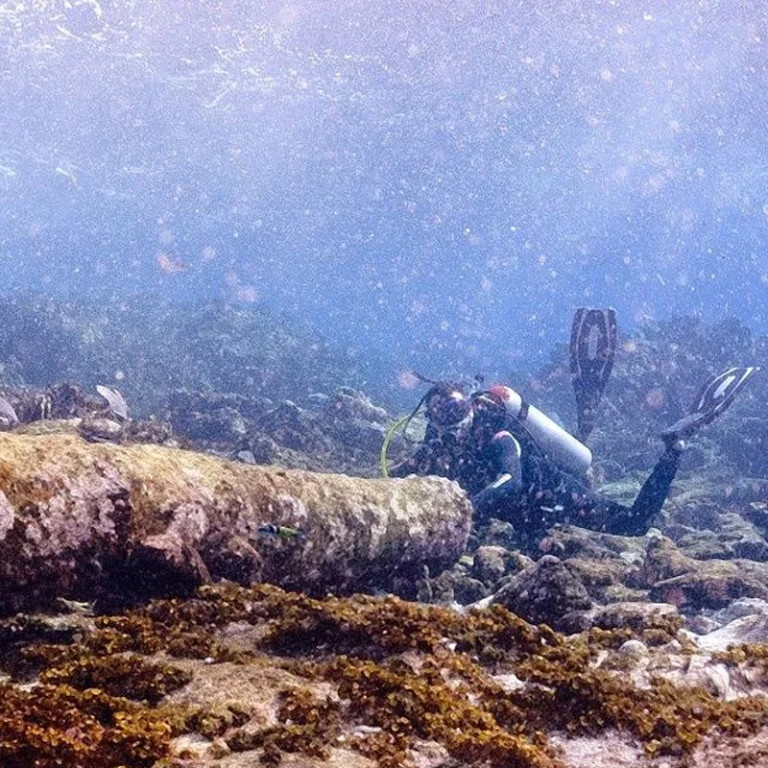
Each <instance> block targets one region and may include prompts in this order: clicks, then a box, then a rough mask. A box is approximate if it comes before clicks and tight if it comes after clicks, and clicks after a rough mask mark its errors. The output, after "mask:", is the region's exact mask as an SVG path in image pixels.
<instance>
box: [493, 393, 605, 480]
mask: <svg viewBox="0 0 768 768" xmlns="http://www.w3.org/2000/svg"><path fill="white" fill-rule="evenodd" d="M488 392H489V393H490V394H492V395H495V396H496V397H497V398H499V400H501V402H502V403H503V404H504V407H505V408H506V410H507V413H508V414H509V415H510V416H512V417H513V418H514V419H515V420H516V421H518V422H519V423H520V424H522V426H523V427H524V428H525V429H526V430H527V432H528V434H530V436H531V437H532V438H533V439H534V440H535V442H536V445H538V446H539V448H541V450H542V451H543V452H544V453H545V454H546V456H547V458H549V459H550V460H551V461H553V462H554V463H555V464H557V465H558V466H559V467H560V468H562V469H564V470H566V471H567V472H570V473H571V474H573V475H584V474H585V473H586V471H587V470H588V469H589V467H590V465H591V464H592V451H590V450H589V448H587V446H586V445H584V443H581V442H579V441H578V440H577V439H576V438H575V437H574V436H573V435H571V434H570V433H569V432H566V431H565V430H564V429H563V428H562V427H561V426H559V425H558V424H556V423H555V422H554V421H552V419H550V418H549V416H547V415H546V414H545V413H542V412H541V411H540V410H539V409H538V408H535V407H534V406H532V405H529V404H528V403H526V402H525V401H524V400H523V398H522V397H521V396H520V395H519V394H518V393H517V392H515V390H514V389H512V388H511V387H505V386H503V385H501V384H496V385H494V386H492V387H490V388H489V389H488Z"/></svg>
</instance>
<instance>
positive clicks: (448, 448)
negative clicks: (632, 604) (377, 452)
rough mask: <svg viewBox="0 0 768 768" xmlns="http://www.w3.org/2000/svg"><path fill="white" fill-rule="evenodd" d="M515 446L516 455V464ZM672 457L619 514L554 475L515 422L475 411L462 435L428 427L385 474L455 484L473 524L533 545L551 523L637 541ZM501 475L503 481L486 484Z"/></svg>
mask: <svg viewBox="0 0 768 768" xmlns="http://www.w3.org/2000/svg"><path fill="white" fill-rule="evenodd" d="M513 438H514V440H513ZM515 441H517V444H519V446H520V449H521V450H520V458H519V460H518V458H517V445H516V444H515ZM680 456H681V452H680V451H679V450H677V449H676V448H674V447H670V448H668V449H667V450H666V451H664V453H663V454H662V455H661V457H660V458H659V460H658V462H657V463H656V466H655V467H654V468H653V471H652V472H651V474H650V475H649V476H648V478H647V479H646V481H645V483H644V484H643V486H642V488H641V489H640V493H639V494H638V496H637V498H636V499H635V502H634V504H633V505H632V506H631V507H627V506H625V505H623V504H619V503H618V502H616V501H613V500H611V499H609V498H607V497H605V496H601V495H600V494H598V493H595V491H594V490H593V489H592V488H590V486H589V484H588V483H587V481H586V478H579V477H576V476H574V475H572V474H570V473H568V472H566V471H565V470H563V469H561V468H560V467H558V466H557V465H556V464H555V463H554V462H552V461H551V460H550V459H548V458H547V457H546V456H545V455H544V453H543V452H542V451H541V449H540V448H539V447H538V445H537V444H536V442H535V441H534V440H533V438H532V437H531V436H530V435H529V434H528V433H527V431H526V430H525V429H524V428H523V427H522V425H521V424H520V423H519V422H518V421H517V420H516V419H514V418H512V417H510V416H508V415H506V414H504V415H503V416H499V412H498V411H495V412H490V411H488V410H487V409H486V408H483V407H480V408H479V409H477V410H476V411H475V413H474V416H473V419H472V423H471V425H469V426H468V427H467V428H465V429H457V430H447V431H443V432H442V433H441V432H439V431H438V430H436V429H434V428H433V427H432V426H431V425H430V426H428V428H427V433H426V435H425V439H424V442H423V443H422V444H421V445H420V446H419V448H418V449H417V450H416V452H415V453H414V455H413V456H411V457H410V458H409V459H408V460H406V461H405V462H403V463H402V464H400V465H398V466H397V467H395V469H394V470H393V471H392V472H391V473H390V474H391V475H392V476H394V477H403V476H405V475H408V474H436V475H441V476H443V477H448V478H450V479H451V480H456V481H457V482H458V483H459V485H461V487H462V488H464V489H465V490H466V491H467V492H468V493H469V494H470V495H471V496H472V501H473V504H474V506H475V510H476V514H477V518H478V519H479V520H485V519H487V518H489V517H497V518H500V519H503V520H508V521H509V522H511V523H512V524H513V525H514V527H515V528H516V529H517V530H518V531H519V532H520V533H521V534H523V535H524V536H526V537H527V538H533V539H535V538H539V537H541V536H542V535H543V534H544V533H545V532H546V530H547V529H548V528H550V527H552V525H554V524H556V523H572V524H573V525H578V526H581V527H583V528H589V529H592V530H596V531H604V532H606V533H614V534H621V535H625V536H641V535H643V534H644V533H645V532H646V531H647V530H648V528H649V527H650V525H651V522H652V520H653V518H654V517H655V516H656V515H657V514H658V513H659V512H660V511H661V508H662V505H663V504H664V501H665V500H666V498H667V495H668V493H669V489H670V486H671V484H672V481H673V479H674V477H675V474H676V472H677V468H678V465H679V462H680ZM506 475H509V480H507V481H505V482H502V483H501V484H497V483H495V482H494V481H496V480H497V478H499V477H500V476H506Z"/></svg>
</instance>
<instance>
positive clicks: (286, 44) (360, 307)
mask: <svg viewBox="0 0 768 768" xmlns="http://www.w3.org/2000/svg"><path fill="white" fill-rule="evenodd" d="M767 38H768V6H766V5H765V3H763V2H762V0H744V1H743V2H742V1H740V0H729V1H727V2H726V1H724V0H678V1H677V2H674V3H673V2H668V1H662V0H648V2H641V1H640V0H605V1H604V0H593V1H592V2H577V1H576V0H559V1H558V0H550V1H543V2H530V1H529V0H525V1H524V2H509V1H507V0H504V1H503V2H501V1H500V2H494V1H492V0H485V1H484V2H477V1H471V0H452V1H449V2H436V1H434V2H433V1H432V0H416V1H414V0H397V1H396V0H389V1H387V2H372V1H367V2H366V1H365V0H332V1H331V0H328V1H327V2H326V1H325V0H304V1H303V2H286V1H283V2H275V1H269V0H267V2H256V1H255V0H253V1H252V2H246V1H245V0H226V2H216V1H213V2H212V1H210V0H204V1H202V2H196V1H194V0H174V1H173V2H154V1H152V0H147V1H146V2H141V1H140V0H135V1H131V2H121V1H118V0H103V2H97V1H96V0H69V1H63V0H54V1H51V2H45V1H43V0H6V1H3V2H0V286H2V288H1V291H0V292H2V293H6V294H8V293H11V292H14V291H26V290H29V289H34V290H38V291H42V292H44V293H50V294H56V295H59V296H61V295H64V296H67V297H82V298H85V299H92V300H95V301H119V300H120V298H121V297H124V296H128V295H136V294H140V295H145V296H147V297H148V298H147V300H148V301H150V300H151V298H149V297H152V296H159V297H162V298H163V299H164V300H168V299H172V300H178V301H183V302H197V301H199V300H204V299H210V298H224V299H227V300H231V301H234V302H242V303H244V304H246V305H250V304H254V305H257V306H260V307H266V308H269V309H274V310H277V311H279V312H284V313H286V314H287V315H288V316H291V317H295V318H296V319H297V320H299V321H300V322H303V323H308V324H311V325H312V326H313V327H314V328H315V329H316V330H317V331H319V332H320V333H321V334H322V335H323V336H324V337H325V338H326V339H327V340H328V341H329V342H330V343H332V344H338V345H339V347H340V348H344V349H352V350H354V351H356V352H357V353H358V354H360V355H361V356H363V357H367V358H369V359H379V360H382V361H387V364H388V365H389V364H390V363H391V374H392V376H393V378H394V376H395V374H396V371H397V369H398V368H400V369H407V368H411V367H414V368H417V369H419V370H422V371H423V372H424V373H426V374H428V375H432V376H440V375H445V374H446V373H448V372H451V371H463V372H475V371H486V372H504V371H508V370H510V369H520V368H526V367H528V365H529V364H530V363H531V362H540V361H541V359H542V356H546V355H548V354H549V350H550V349H551V347H552V345H553V344H555V343H556V342H559V341H564V340H565V338H566V334H567V328H568V326H569V323H570V319H571V316H572V312H573V309H574V308H575V307H577V306H579V305H585V304H586V305H596V306H602V305H612V306H614V307H616V308H617V310H618V313H619V318H620V324H621V325H622V327H623V328H624V329H625V330H626V329H631V328H633V327H636V326H637V325H638V324H640V323H642V322H643V321H644V320H647V319H664V318H667V317H670V316H672V315H677V314H702V315H704V316H705V317H706V318H707V319H710V320H713V321H715V320H718V319H720V318H722V317H725V316H729V315H735V316H736V317H738V318H739V319H741V320H742V321H743V322H744V323H746V324H747V325H748V326H749V327H750V328H752V329H753V330H755V331H757V332H760V333H765V332H766V331H768V313H767V312H766V301H768V248H767V247H766V246H767V244H768V134H767V133H766V125H767V124H768V70H767V69H766V66H767V64H768V49H767Z"/></svg>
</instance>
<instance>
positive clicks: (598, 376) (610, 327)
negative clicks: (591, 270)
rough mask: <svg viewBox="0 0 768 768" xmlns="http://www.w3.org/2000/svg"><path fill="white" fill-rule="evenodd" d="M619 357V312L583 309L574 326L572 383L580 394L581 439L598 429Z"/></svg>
mask: <svg viewBox="0 0 768 768" xmlns="http://www.w3.org/2000/svg"><path fill="white" fill-rule="evenodd" d="M615 354H616V310H615V309H612V308H610V307H608V308H607V309H589V308H587V307H579V308H578V309H577V310H576V314H575V315H574V316H573V325H572V326H571V381H572V382H573V391H574V393H575V394H576V419H577V426H578V430H577V437H578V438H579V440H581V441H582V442H583V441H585V440H586V439H587V437H589V434H590V432H592V428H593V427H594V426H595V413H596V411H597V406H598V405H599V404H600V399H601V398H602V396H603V391H604V390H605V385H606V384H607V383H608V379H609V378H610V375H611V369H612V368H613V358H614V356H615Z"/></svg>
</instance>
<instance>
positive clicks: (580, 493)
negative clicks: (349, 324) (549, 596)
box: [383, 308, 759, 542]
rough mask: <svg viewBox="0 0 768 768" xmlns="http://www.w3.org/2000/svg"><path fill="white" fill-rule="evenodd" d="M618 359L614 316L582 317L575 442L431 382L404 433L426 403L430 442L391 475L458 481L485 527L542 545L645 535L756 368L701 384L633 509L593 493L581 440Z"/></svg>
mask: <svg viewBox="0 0 768 768" xmlns="http://www.w3.org/2000/svg"><path fill="white" fill-rule="evenodd" d="M615 351H616V313H615V311H614V310H613V309H586V308H580V309H578V310H577V312H576V315H575V317H574V321H573V327H572V331H571V345H570V367H571V376H572V381H573V387H574V392H575V395H576V403H577V414H578V415H577V419H578V425H577V426H578V429H577V434H578V439H577V438H576V437H574V436H573V435H571V434H569V433H568V432H566V431H565V430H564V429H563V428H562V427H560V426H559V425H558V424H556V423H555V422H554V421H552V420H551V419H550V418H549V417H548V416H546V415H545V414H544V413H542V412H541V411H540V410H538V409H537V408H535V407H534V406H532V405H530V404H529V403H527V402H526V401H525V400H523V398H522V397H521V396H520V395H519V394H518V393H517V392H515V391H514V390H513V389H511V388H510V387H506V386H502V385H495V386H492V387H489V388H488V389H485V390H482V391H476V392H470V391H468V389H467V388H466V386H462V385H461V384H456V383H452V382H434V381H430V380H427V379H424V380H425V381H427V382H428V383H430V384H432V387H431V388H430V389H429V391H428V392H427V393H426V395H424V397H423V398H422V400H421V401H420V403H419V405H418V406H417V407H416V409H415V410H414V411H413V413H412V414H411V415H410V416H409V417H407V419H405V420H404V421H405V422H406V428H407V422H408V421H410V419H411V418H412V417H413V416H414V415H415V413H417V412H418V410H419V408H420V407H421V406H422V405H424V407H425V410H426V418H427V429H426V433H425V436H424V439H423V442H422V443H421V445H420V446H419V448H418V449H417V450H416V452H415V453H414V454H413V455H412V456H410V457H409V458H408V459H406V460H405V461H403V462H402V463H400V464H399V465H397V466H395V467H394V468H393V469H391V470H390V471H389V472H388V473H386V474H388V475H389V476H392V477H404V476H406V475H409V474H419V475H424V474H436V475H441V476H443V477H448V478H449V479H452V480H456V481H457V482H458V483H459V485H460V486H461V487H462V488H464V490H466V491H467V492H468V493H469V494H470V496H471V498H472V503H473V505H474V508H475V513H476V519H477V520H478V521H480V522H482V521H484V520H487V519H488V518H489V517H497V518H499V519H502V520H507V521H509V522H510V523H512V524H513V525H514V527H515V529H516V530H517V531H518V534H519V535H520V536H521V538H522V539H523V540H524V541H525V540H527V541H529V542H536V541H538V540H539V539H540V538H541V537H543V535H544V534H545V533H546V531H547V530H548V529H549V528H551V527H552V526H553V525H555V524H557V523H571V524H573V525H578V526H581V527H583V528H590V529H592V530H596V531H603V532H606V533H614V534H620V535H625V536H640V535H643V534H644V533H646V531H647V530H648V528H649V527H650V525H651V521H652V520H653V518H654V517H655V516H656V515H657V514H658V513H659V512H660V511H661V508H662V505H663V504H664V501H665V500H666V498H667V495H668V493H669V489H670V486H671V484H672V481H673V480H674V477H675V474H676V472H677V469H678V465H679V462H680V457H681V455H682V452H683V450H684V448H685V441H686V440H688V439H689V438H690V437H691V436H692V435H693V434H695V433H696V432H697V431H698V430H699V429H701V427H703V426H705V425H706V424H709V423H710V422H711V421H713V420H714V419H715V418H717V417H718V416H719V415H720V414H721V413H723V411H725V409H726V408H728V406H729V405H730V404H731V403H732V402H733V400H734V398H735V397H736V395H737V394H738V392H739V391H740V390H741V389H742V387H743V386H744V385H745V384H746V382H747V380H748V379H749V378H750V377H751V376H752V374H753V373H755V372H756V371H758V370H759V368H757V367H755V366H751V367H744V368H729V369H728V370H726V371H723V372H722V373H720V374H718V375H717V376H715V377H714V378H712V379H711V380H710V381H708V382H707V383H706V384H705V385H704V387H703V388H702V389H701V391H700V392H699V395H698V396H697V398H696V399H695V401H694V403H693V407H692V409H691V411H690V413H688V414H687V415H686V416H685V417H683V418H682V419H680V420H679V421H677V422H675V423H674V424H672V426H670V427H668V428H667V429H665V430H664V431H663V432H662V434H661V438H662V440H663V442H664V452H663V453H662V455H661V457H660V458H659V459H658V461H657V462H656V465H655V467H654V468H653V470H652V471H651V474H650V475H649V476H648V478H647V479H646V481H645V483H644V484H643V486H642V488H641V489H640V492H639V494H638V496H637V498H636V499H635V501H634V503H633V504H632V506H631V507H629V506H625V505H623V504H619V503H618V502H616V501H613V500H611V499H609V498H607V497H605V496H602V495H600V494H598V493H596V492H595V491H594V490H593V489H592V488H591V487H590V484H589V481H588V479H587V470H588V469H589V467H590V466H591V463H592V453H591V451H590V449H589V448H588V447H587V446H586V445H585V443H584V441H585V440H586V439H587V437H588V436H589V434H590V432H591V431H592V428H593V426H594V421H595V413H596V411H597V407H598V405H599V403H600V400H601V398H602V394H603V391H604V389H605V385H606V383H607V382H608V378H609V376H610V373H611V369H612V366H613V360H614V356H615ZM421 378H422V379H423V377H421ZM385 453H386V443H385V446H384V448H383V454H385Z"/></svg>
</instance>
